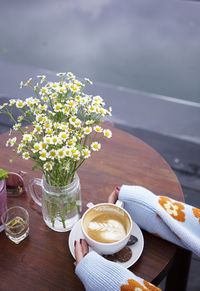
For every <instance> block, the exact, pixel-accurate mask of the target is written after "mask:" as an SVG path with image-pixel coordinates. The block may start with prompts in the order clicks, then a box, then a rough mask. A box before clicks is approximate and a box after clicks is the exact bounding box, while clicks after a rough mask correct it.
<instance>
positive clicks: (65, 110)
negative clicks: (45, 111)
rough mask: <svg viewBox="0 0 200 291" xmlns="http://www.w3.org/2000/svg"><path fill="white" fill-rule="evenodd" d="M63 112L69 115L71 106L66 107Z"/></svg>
mask: <svg viewBox="0 0 200 291" xmlns="http://www.w3.org/2000/svg"><path fill="white" fill-rule="evenodd" d="M62 112H63V113H64V114H65V115H68V114H69V113H70V108H69V106H65V107H64V108H63V110H62Z"/></svg>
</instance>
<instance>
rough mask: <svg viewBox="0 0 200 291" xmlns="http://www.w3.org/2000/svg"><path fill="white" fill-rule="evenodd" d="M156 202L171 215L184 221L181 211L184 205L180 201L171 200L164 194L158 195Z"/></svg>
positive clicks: (183, 214) (183, 213)
mask: <svg viewBox="0 0 200 291" xmlns="http://www.w3.org/2000/svg"><path fill="white" fill-rule="evenodd" d="M158 202H159V204H160V205H161V206H162V208H163V209H164V210H165V211H166V212H167V213H168V214H169V215H170V216H171V217H173V218H174V219H176V220H178V221H181V222H185V212H184V211H183V210H184V209H185V207H184V205H183V204H182V203H179V202H173V201H172V200H171V199H170V198H168V197H164V196H160V197H159V201H158Z"/></svg>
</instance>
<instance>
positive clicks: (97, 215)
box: [81, 201, 132, 255]
mask: <svg viewBox="0 0 200 291" xmlns="http://www.w3.org/2000/svg"><path fill="white" fill-rule="evenodd" d="M121 205H122V202H121V201H117V202H116V204H112V203H100V204H96V205H93V204H92V203H88V205H87V206H88V207H89V209H88V210H87V211H86V212H85V213H84V215H83V217H82V219H81V227H82V231H83V234H84V237H85V239H86V241H87V243H88V244H89V246H91V247H92V249H93V250H95V251H96V252H97V253H99V254H105V255H107V254H114V253H116V252H118V251H120V250H121V249H123V248H124V247H125V246H126V244H127V242H128V240H129V238H130V235H131V231H132V219H131V217H130V215H129V214H128V212H127V211H126V210H125V209H123V208H122V207H120V206H121Z"/></svg>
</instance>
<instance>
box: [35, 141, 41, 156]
mask: <svg viewBox="0 0 200 291" xmlns="http://www.w3.org/2000/svg"><path fill="white" fill-rule="evenodd" d="M41 149H42V147H41V144H40V143H38V142H36V143H35V144H34V145H33V152H34V153H36V152H39V151H40V150H41Z"/></svg>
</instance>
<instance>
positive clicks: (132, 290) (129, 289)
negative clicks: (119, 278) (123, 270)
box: [121, 279, 161, 291]
mask: <svg viewBox="0 0 200 291" xmlns="http://www.w3.org/2000/svg"><path fill="white" fill-rule="evenodd" d="M143 283H144V285H145V286H146V287H147V289H146V288H145V287H144V286H142V285H141V284H140V283H139V282H137V281H136V280H134V279H129V280H128V285H122V286H121V291H161V289H159V288H157V287H156V286H154V285H152V284H151V283H149V282H147V281H145V280H144V281H143Z"/></svg>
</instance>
